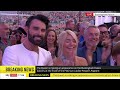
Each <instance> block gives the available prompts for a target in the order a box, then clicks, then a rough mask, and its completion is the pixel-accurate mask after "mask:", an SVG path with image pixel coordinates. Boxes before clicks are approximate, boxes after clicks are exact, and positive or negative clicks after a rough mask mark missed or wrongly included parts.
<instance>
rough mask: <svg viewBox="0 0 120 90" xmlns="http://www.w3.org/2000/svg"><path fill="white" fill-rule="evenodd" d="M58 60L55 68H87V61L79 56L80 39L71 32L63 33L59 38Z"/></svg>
mask: <svg viewBox="0 0 120 90" xmlns="http://www.w3.org/2000/svg"><path fill="white" fill-rule="evenodd" d="M58 47H59V48H58V58H56V60H54V66H87V65H88V63H87V61H86V59H84V58H82V57H78V56H77V47H78V39H77V36H76V34H75V33H74V32H73V31H71V30H66V31H63V32H62V33H61V34H60V35H59V38H58Z"/></svg>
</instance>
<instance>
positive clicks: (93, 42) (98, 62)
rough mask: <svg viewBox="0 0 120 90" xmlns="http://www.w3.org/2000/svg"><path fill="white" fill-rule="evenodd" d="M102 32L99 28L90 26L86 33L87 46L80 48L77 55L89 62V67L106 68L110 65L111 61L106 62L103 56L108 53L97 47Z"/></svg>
mask: <svg viewBox="0 0 120 90" xmlns="http://www.w3.org/2000/svg"><path fill="white" fill-rule="evenodd" d="M99 37H100V31H99V29H98V27H97V26H89V27H88V28H87V29H86V30H85V31H84V40H85V46H83V47H82V48H79V49H78V51H77V55H78V56H79V57H83V58H85V59H86V60H87V62H88V65H89V66H105V65H109V61H107V60H104V59H105V58H106V57H105V56H104V57H103V56H102V55H103V53H104V54H105V53H107V51H105V50H104V51H102V49H103V48H100V47H97V45H98V43H99Z"/></svg>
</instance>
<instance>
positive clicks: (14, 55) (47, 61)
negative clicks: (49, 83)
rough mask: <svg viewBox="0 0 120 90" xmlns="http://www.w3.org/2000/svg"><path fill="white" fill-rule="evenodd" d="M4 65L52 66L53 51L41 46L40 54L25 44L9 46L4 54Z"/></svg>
mask: <svg viewBox="0 0 120 90" xmlns="http://www.w3.org/2000/svg"><path fill="white" fill-rule="evenodd" d="M2 65H5V66H8V65H10V66H12V65H14V66H18V65H20V66H25V65H27V66H52V65H53V60H52V57H51V53H50V52H49V51H46V50H45V49H43V48H40V47H39V54H38V53H36V52H34V51H30V50H28V49H26V48H25V47H24V45H23V44H18V45H13V46H8V47H7V48H6V49H5V51H4V54H3V58H2Z"/></svg>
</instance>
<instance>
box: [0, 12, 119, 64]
mask: <svg viewBox="0 0 120 90" xmlns="http://www.w3.org/2000/svg"><path fill="white" fill-rule="evenodd" d="M54 14H55V15H54ZM74 15H75V16H76V15H77V14H74ZM74 15H73V16H74ZM52 16H55V17H54V18H51V17H52ZM73 16H72V14H71V15H69V14H67V12H66V13H65V14H64V13H61V12H58V13H52V12H51V15H49V16H47V15H42V14H38V15H32V16H30V17H28V18H26V17H24V18H23V20H26V21H24V24H25V25H23V26H24V27H18V28H17V29H15V30H11V29H10V26H9V25H8V24H6V23H5V22H1V23H0V64H1V65H17V66H19V65H34V66H120V49H119V46H120V42H119V41H120V25H119V24H114V25H112V26H111V27H110V28H108V27H107V25H106V24H102V25H99V26H95V25H93V23H90V22H88V21H84V20H83V22H79V21H77V19H76V18H75V17H73ZM63 18H69V19H63ZM90 18H91V17H90ZM65 20H66V21H65ZM60 21H65V22H64V24H65V27H64V28H63V30H61V31H60V32H59V33H58V32H57V30H55V29H54V26H52V25H51V23H55V24H57V23H58V24H59V23H61V22H60Z"/></svg>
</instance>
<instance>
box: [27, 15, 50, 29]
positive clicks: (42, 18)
mask: <svg viewBox="0 0 120 90" xmlns="http://www.w3.org/2000/svg"><path fill="white" fill-rule="evenodd" d="M34 19H37V20H40V21H42V22H44V23H45V25H46V28H48V24H49V22H50V21H49V19H48V17H46V16H44V15H41V14H38V15H34V16H30V17H29V18H28V19H27V21H26V24H25V26H28V27H29V26H30V24H31V22H32V20H34Z"/></svg>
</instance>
